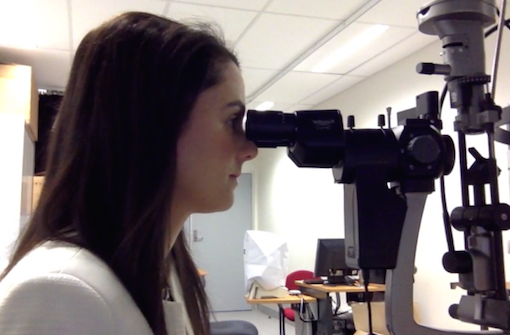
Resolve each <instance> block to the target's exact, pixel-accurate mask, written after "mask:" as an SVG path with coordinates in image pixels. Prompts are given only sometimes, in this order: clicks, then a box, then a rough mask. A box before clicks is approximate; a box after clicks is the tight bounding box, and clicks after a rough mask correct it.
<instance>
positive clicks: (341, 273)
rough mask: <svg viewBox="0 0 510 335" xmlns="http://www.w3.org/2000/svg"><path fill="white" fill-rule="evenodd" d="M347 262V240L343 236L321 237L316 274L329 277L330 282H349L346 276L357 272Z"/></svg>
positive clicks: (318, 242)
mask: <svg viewBox="0 0 510 335" xmlns="http://www.w3.org/2000/svg"><path fill="white" fill-rule="evenodd" d="M357 272H358V271H357V270H355V269H352V268H350V267H348V266H347V264H346V263H345V240H344V239H343V238H321V239H319V240H318V241H317V253H316V254H315V276H316V277H328V283H329V284H347V283H350V281H349V280H348V279H347V278H346V276H350V275H354V274H357Z"/></svg>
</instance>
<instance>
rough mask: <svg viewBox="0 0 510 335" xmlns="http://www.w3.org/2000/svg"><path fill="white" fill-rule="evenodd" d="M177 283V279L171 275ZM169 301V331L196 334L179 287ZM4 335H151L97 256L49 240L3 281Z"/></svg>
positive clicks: (0, 312) (0, 315)
mask: <svg viewBox="0 0 510 335" xmlns="http://www.w3.org/2000/svg"><path fill="white" fill-rule="evenodd" d="M172 279H173V280H172V284H173V286H172V287H174V288H175V287H176V286H175V285H176V282H177V280H176V279H174V278H172ZM172 293H173V295H174V298H175V300H176V301H175V302H169V301H164V302H163V306H164V310H165V322H166V324H167V331H168V334H169V335H186V334H187V335H192V331H191V327H190V323H189V319H188V317H187V313H186V312H185V308H184V303H183V302H182V294H180V293H181V292H180V286H177V289H175V290H174V292H172ZM0 334H2V335H36V334H37V335H50V334H51V335H55V334H65V335H92V334H94V335H96V334H97V335H99V334H105V335H106V334H108V335H110V334H111V335H150V334H152V330H151V328H150V327H149V324H148V323H147V321H146V320H145V318H144V316H143V314H142V313H141V311H140V310H139V308H138V307H137V306H136V304H135V302H134V301H133V299H132V298H131V296H130V295H129V293H128V292H127V290H126V289H125V288H124V286H123V285H122V284H121V282H120V281H119V280H118V278H117V277H116V276H115V274H114V273H113V272H112V271H111V270H110V268H109V267H108V266H107V265H106V264H105V263H104V262H103V261H102V260H101V259H99V258H98V257H96V256H95V255H93V254H92V253H91V252H89V251H88V250H86V249H83V248H80V247H77V246H75V245H72V244H67V243H62V242H46V243H44V244H43V245H41V246H40V247H37V248H36V249H34V250H33V251H31V252H30V253H29V254H28V255H27V256H25V257H24V258H23V259H22V260H21V261H20V262H19V263H18V264H17V265H16V266H15V267H14V268H13V269H12V270H11V272H9V274H8V275H7V277H5V279H4V280H2V281H1V282H0Z"/></svg>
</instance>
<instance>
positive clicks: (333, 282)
mask: <svg viewBox="0 0 510 335" xmlns="http://www.w3.org/2000/svg"><path fill="white" fill-rule="evenodd" d="M352 284H353V283H352V280H350V279H348V278H346V276H328V282H327V283H325V284H324V285H330V286H337V285H352Z"/></svg>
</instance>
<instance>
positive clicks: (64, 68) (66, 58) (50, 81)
mask: <svg viewBox="0 0 510 335" xmlns="http://www.w3.org/2000/svg"><path fill="white" fill-rule="evenodd" d="M0 61H2V62H5V63H15V64H22V65H29V66H31V67H32V68H33V71H34V77H35V81H36V85H37V87H38V88H51V89H63V88H64V87H65V85H66V83H67V78H68V76H69V68H70V63H71V57H70V52H69V51H60V50H43V49H32V50H27V49H15V48H2V47H0Z"/></svg>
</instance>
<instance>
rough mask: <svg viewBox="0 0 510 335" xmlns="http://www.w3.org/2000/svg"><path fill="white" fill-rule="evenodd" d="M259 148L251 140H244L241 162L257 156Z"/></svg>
mask: <svg viewBox="0 0 510 335" xmlns="http://www.w3.org/2000/svg"><path fill="white" fill-rule="evenodd" d="M258 151H259V149H258V148H257V146H256V145H255V143H253V142H252V141H248V140H245V142H244V146H243V151H242V160H243V162H246V161H249V160H252V159H254V158H255V157H257V153H258Z"/></svg>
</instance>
